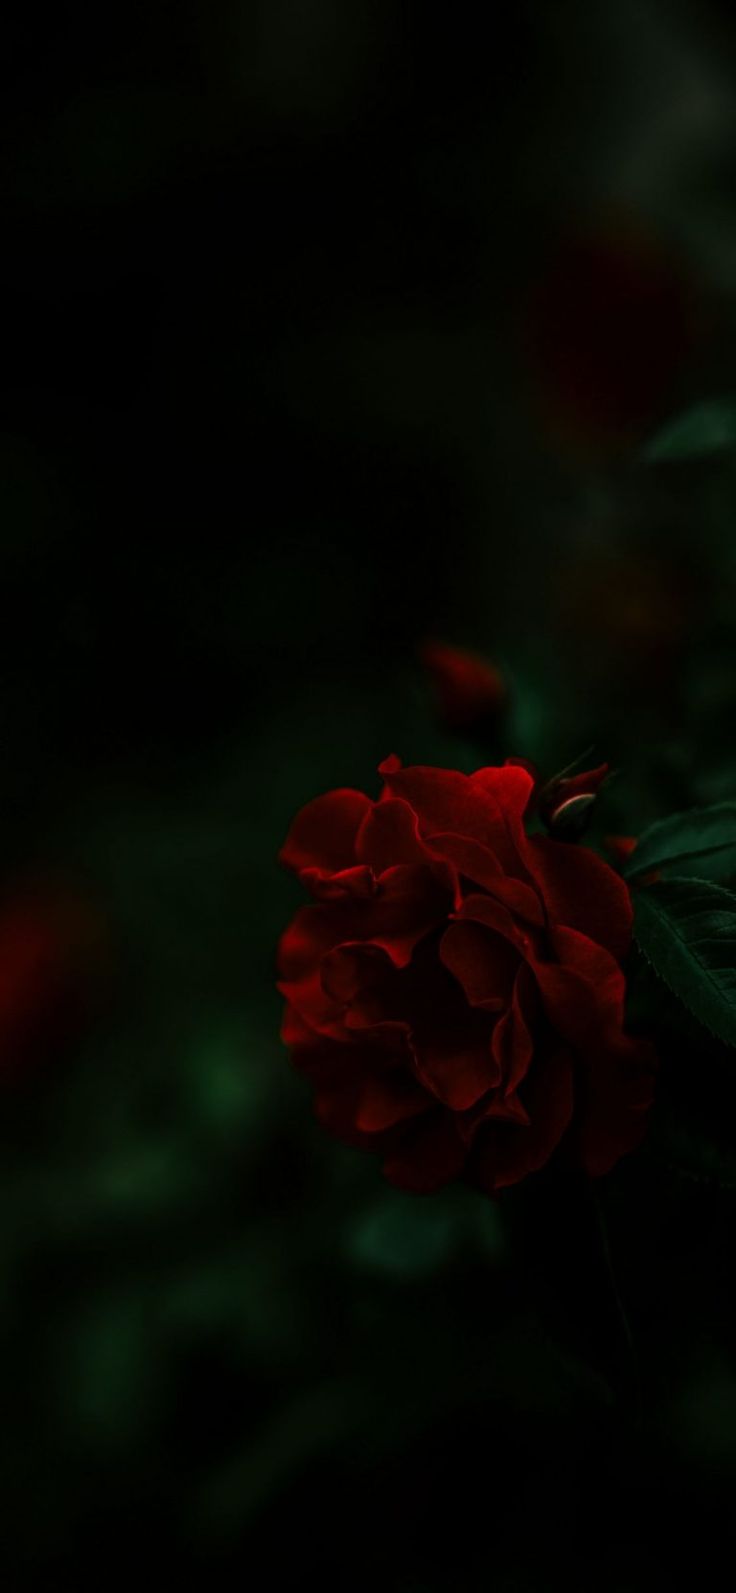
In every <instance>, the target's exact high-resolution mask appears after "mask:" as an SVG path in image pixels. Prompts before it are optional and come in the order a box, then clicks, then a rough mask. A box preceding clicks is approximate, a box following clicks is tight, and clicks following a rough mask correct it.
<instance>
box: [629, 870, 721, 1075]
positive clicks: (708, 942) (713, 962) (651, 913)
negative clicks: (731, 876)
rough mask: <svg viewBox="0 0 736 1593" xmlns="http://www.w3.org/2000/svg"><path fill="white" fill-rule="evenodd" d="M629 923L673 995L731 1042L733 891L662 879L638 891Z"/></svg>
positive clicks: (697, 882) (699, 882) (702, 882)
mask: <svg viewBox="0 0 736 1593" xmlns="http://www.w3.org/2000/svg"><path fill="white" fill-rule="evenodd" d="M634 927H635V934H636V939H637V941H638V944H639V946H640V947H641V949H642V951H643V952H644V955H645V957H648V959H649V961H650V962H651V964H652V966H653V968H655V970H656V972H657V973H658V974H659V975H660V977H661V978H662V979H664V980H665V982H666V984H668V985H669V987H670V989H671V990H673V991H674V993H675V995H676V996H679V998H680V1000H681V1001H683V1002H684V1003H685V1005H686V1006H687V1007H689V1008H690V1011H691V1012H693V1013H694V1014H695V1016H696V1018H699V1020H700V1022H701V1023H703V1024H704V1025H705V1026H706V1028H708V1029H710V1030H711V1032H712V1033H713V1034H715V1035H717V1036H718V1038H719V1039H721V1040H724V1041H725V1042H726V1044H727V1045H736V895H734V894H733V892H731V891H727V890H723V889H722V887H721V886H720V885H714V884H712V883H711V882H710V881H709V880H700V879H670V880H662V881H660V882H659V883H657V884H654V885H650V886H648V887H647V888H646V889H645V890H642V891H641V892H640V893H639V894H638V895H637V898H636V910H635V922H634Z"/></svg>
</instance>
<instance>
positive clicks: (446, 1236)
mask: <svg viewBox="0 0 736 1593" xmlns="http://www.w3.org/2000/svg"><path fill="white" fill-rule="evenodd" d="M454 1226H455V1222H454V1214H453V1212H452V1211H451V1210H448V1209H447V1206H446V1204H443V1203H442V1202H440V1201H435V1202H431V1201H422V1200H419V1199H417V1198H416V1197H415V1198H414V1199H413V1200H412V1199H411V1198H410V1197H407V1196H406V1195H403V1194H402V1195H398V1196H395V1195H392V1194H389V1195H386V1196H384V1197H383V1198H382V1200H381V1201H380V1203H379V1204H378V1205H377V1206H374V1207H373V1209H372V1210H370V1211H368V1212H366V1213H364V1214H363V1215H362V1217H361V1219H360V1220H359V1222H358V1224H357V1225H356V1227H355V1228H354V1230H353V1233H352V1235H351V1242H350V1250H351V1252H352V1256H353V1259H354V1260H355V1261H357V1262H358V1263H359V1264H360V1265H362V1266H364V1267H368V1268H369V1269H370V1270H371V1271H377V1272H390V1273H395V1274H397V1275H402V1274H403V1275H404V1276H406V1277H409V1276H416V1275H418V1274H420V1273H423V1272H429V1271H431V1270H432V1269H433V1268H434V1267H436V1266H438V1265H439V1264H440V1262H442V1261H443V1260H444V1259H445V1257H446V1255H447V1253H448V1250H449V1247H450V1241H451V1238H452V1232H453V1228H454Z"/></svg>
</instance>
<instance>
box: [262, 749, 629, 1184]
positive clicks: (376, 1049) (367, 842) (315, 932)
mask: <svg viewBox="0 0 736 1593" xmlns="http://www.w3.org/2000/svg"><path fill="white" fill-rule="evenodd" d="M381 773H382V774H383V776H384V781H385V784H384V789H383V792H382V795H381V797H380V799H379V801H378V802H372V801H371V800H370V798H368V797H367V796H363V795H362V793H361V792H359V791H348V790H341V791H333V792H330V793H329V794H328V795H327V796H323V797H318V798H317V799H316V801H314V802H310V803H309V804H308V806H307V807H305V808H304V809H303V810H302V812H301V813H299V814H298V815H297V817H296V819H295V820H294V823H293V825H292V827H291V830H290V832H289V835H288V837H287V840H286V844H285V846H284V848H283V851H282V854H281V857H282V861H283V862H284V863H285V864H286V865H287V866H288V867H289V868H292V869H294V870H295V871H296V873H297V874H298V875H299V878H300V879H301V880H302V882H303V883H304V884H305V885H306V886H307V887H308V889H309V890H310V891H311V893H312V895H313V896H314V897H316V898H317V901H316V905H312V906H308V907H303V908H301V910H300V911H299V912H298V913H297V914H296V917H295V918H294V920H293V922H292V924H291V926H290V927H289V929H287V931H286V933H285V934H284V936H283V938H282V940H281V944H280V948H279V971H280V982H279V988H280V989H281V991H282V992H283V994H284V995H285V997H286V1003H287V1005H286V1012H285V1018H284V1026H283V1038H284V1040H285V1041H286V1043H287V1045H288V1046H289V1047H290V1048H291V1050H292V1054H293V1059H294V1062H295V1064H296V1066H297V1067H298V1068H299V1069H300V1070H301V1071H302V1072H303V1073H305V1074H306V1075H307V1076H308V1078H309V1079H310V1080H311V1082H312V1084H313V1086H314V1090H315V1096H316V1108H317V1113H318V1116H319V1117H320V1119H321V1120H322V1122H323V1123H324V1124H325V1125H326V1126H327V1127H328V1128H330V1129H331V1130H333V1131H334V1132H335V1133H336V1134H337V1135H338V1136H339V1137H340V1138H341V1139H344V1140H347V1141H348V1142H349V1143H351V1144H354V1145H359V1146H365V1147H367V1148H369V1149H370V1148H373V1149H376V1150H379V1151H380V1152H381V1153H382V1155H383V1157H384V1171H385V1173H386V1175H387V1177H388V1178H389V1179H390V1180H391V1181H392V1182H393V1183H396V1184H399V1185H403V1186H404V1187H406V1188H409V1189H414V1190H418V1191H425V1190H431V1189H435V1188H438V1187H439V1186H440V1185H442V1184H444V1183H446V1182H448V1180H450V1179H453V1178H457V1177H460V1176H464V1177H466V1178H468V1179H469V1180H470V1181H471V1182H474V1183H477V1184H479V1185H481V1186H482V1187H483V1188H485V1189H487V1190H495V1189H499V1188H500V1187H501V1186H502V1185H504V1184H512V1183H515V1182H517V1181H518V1180H519V1179H521V1178H523V1177H524V1176H525V1174H526V1173H529V1172H532V1171H533V1170H534V1169H535V1168H538V1167H541V1166H542V1165H543V1164H544V1163H545V1162H547V1161H548V1160H549V1158H550V1156H551V1155H552V1153H553V1151H555V1150H556V1148H557V1146H558V1145H560V1143H561V1142H562V1141H563V1139H564V1141H565V1145H566V1146H567V1147H568V1148H569V1149H570V1151H571V1152H572V1153H573V1154H574V1156H575V1157H576V1159H577V1160H578V1161H579V1162H581V1163H582V1165H583V1167H584V1168H586V1169H587V1171H588V1172H589V1173H592V1174H598V1173H604V1172H606V1171H607V1170H608V1169H609V1168H610V1167H611V1166H612V1165H613V1163H614V1162H615V1161H616V1160H617V1159H618V1157H619V1156H621V1155H622V1154H623V1153H624V1152H625V1151H627V1150H630V1149H631V1148H632V1147H633V1146H634V1145H635V1144H636V1143H637V1141H638V1140H639V1139H640V1138H641V1135H642V1133H643V1130H644V1122H645V1115H644V1114H645V1111H646V1108H647V1107H648V1106H649V1104H650V1100H651V1095H652V1076H653V1059H652V1054H651V1051H650V1047H649V1046H648V1044H647V1043H646V1042H644V1041H641V1040H638V1039H634V1038H632V1037H630V1036H628V1035H626V1034H625V1033H624V1029H623V1002H624V989H625V983H624V975H623V972H622V970H621V959H622V958H623V956H624V954H625V952H626V950H627V947H628V945H629V938H630V932H631V916H632V915H631V905H630V900H629V893H628V890H627V888H626V886H625V884H624V883H623V881H622V880H621V879H620V878H619V877H618V875H617V874H615V873H614V872H613V870H612V869H610V868H609V867H608V865H607V864H606V863H604V862H603V861H602V859H601V858H599V857H597V856H596V854H595V853H593V852H591V851H589V850H587V849H585V848H581V847H578V846H571V845H568V844H566V843H565V842H560V841H552V840H549V839H547V838H546V837H543V836H531V837H530V836H527V834H526V832H525V829H524V813H525V810H526V807H527V803H528V801H529V798H530V795H531V793H532V790H533V779H532V776H531V775H530V774H529V772H528V770H526V769H524V768H522V767H519V766H514V765H510V764H507V765H506V766H505V767H504V768H499V769H497V768H487V769H479V770H478V772H477V773H476V774H474V775H471V776H470V777H467V776H466V775H462V774H458V773H455V772H454V771H452V770H447V769H431V768H412V769H402V768H401V766H400V764H399V761H398V759H396V758H389V759H388V760H387V761H386V762H385V763H384V764H382V765H381Z"/></svg>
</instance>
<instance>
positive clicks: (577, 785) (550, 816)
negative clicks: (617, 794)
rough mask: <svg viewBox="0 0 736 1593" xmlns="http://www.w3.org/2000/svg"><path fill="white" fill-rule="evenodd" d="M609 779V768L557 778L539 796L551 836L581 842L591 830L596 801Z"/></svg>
mask: <svg viewBox="0 0 736 1593" xmlns="http://www.w3.org/2000/svg"><path fill="white" fill-rule="evenodd" d="M607 775H608V764H607V763H602V764H600V765H599V767H598V768H597V769H588V770H586V771H585V772H584V773H582V774H575V775H571V776H567V777H566V776H564V775H557V776H556V777H555V778H554V779H553V780H549V781H548V783H547V785H545V786H543V787H542V790H541V791H540V793H539V814H540V818H541V819H542V821H543V823H544V824H545V825H546V827H547V829H548V831H549V833H550V835H553V836H555V837H556V838H557V839H558V840H564V841H577V840H578V838H579V837H580V836H581V835H582V834H583V833H584V831H585V830H586V829H587V827H588V823H589V821H590V817H591V813H592V811H593V807H594V805H595V800H596V797H597V795H598V792H599V790H600V787H601V786H602V785H603V782H604V780H605V779H606V778H607Z"/></svg>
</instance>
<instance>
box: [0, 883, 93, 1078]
mask: <svg viewBox="0 0 736 1593" xmlns="http://www.w3.org/2000/svg"><path fill="white" fill-rule="evenodd" d="M104 939H105V937H104V931H103V926H102V924H101V921H100V919H99V916H98V915H97V913H96V912H95V910H94V909H93V908H92V907H91V906H90V905H89V903H87V902H86V901H84V900H83V899H82V898H80V897H79V896H77V895H75V894H73V893H71V892H70V891H69V890H68V889H66V888H63V887H57V886H49V885H44V886H43V887H41V886H33V887H31V886H26V887H24V889H23V890H22V891H20V892H18V893H16V894H14V895H13V896H11V897H10V898H9V899H7V900H6V901H5V902H4V903H3V904H2V905H1V906H0V1077H2V1076H5V1077H12V1076H13V1075H17V1074H19V1073H23V1072H25V1070H26V1069H27V1068H28V1067H29V1066H33V1067H35V1066H37V1065H40V1064H42V1063H43V1062H44V1061H46V1060H48V1059H50V1058H52V1057H54V1056H56V1055H58V1053H59V1052H60V1050H62V1049H64V1047H65V1046H66V1045H67V1044H69V1043H71V1042H72V1041H73V1040H74V1039H75V1037H76V1036H77V1035H78V1033H79V1032H80V1029H81V1028H82V1027H83V1025H84V1022H85V1020H86V1017H87V1016H88V1014H89V1012H90V1011H91V1008H92V1006H93V1004H94V992H95V990H96V988H97V987H98V986H99V977H98V975H99V970H100V964H101V952H102V948H103V944H104Z"/></svg>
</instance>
